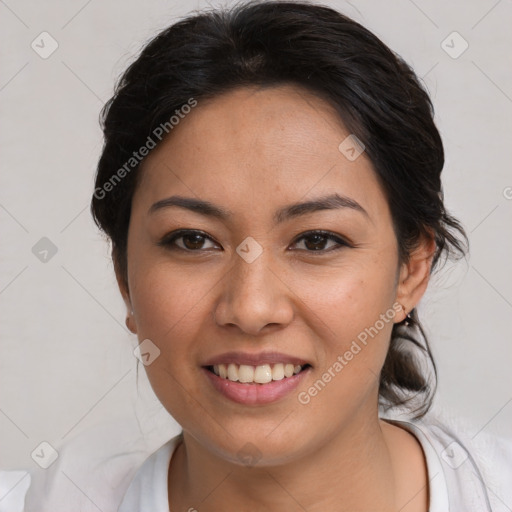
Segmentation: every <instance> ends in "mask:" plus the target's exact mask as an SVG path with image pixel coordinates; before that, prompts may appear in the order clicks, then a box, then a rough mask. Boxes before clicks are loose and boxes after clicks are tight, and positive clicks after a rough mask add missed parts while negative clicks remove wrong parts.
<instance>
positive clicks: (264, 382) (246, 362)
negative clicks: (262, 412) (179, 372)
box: [202, 352, 313, 406]
mask: <svg viewBox="0 0 512 512" xmlns="http://www.w3.org/2000/svg"><path fill="white" fill-rule="evenodd" d="M202 370H203V375H205V377H206V378H207V381H208V382H209V384H210V385H211V389H213V390H214V391H215V392H216V394H218V395H220V396H222V397H223V399H226V398H227V399H228V400H229V401H230V402H235V403H237V404H243V405H249V406H258V405H260V406H263V405H267V404H270V403H273V402H278V401H280V400H282V399H284V398H285V397H288V396H290V395H291V394H292V392H293V390H294V389H296V388H297V386H298V385H299V384H300V383H301V382H303V381H304V379H306V377H307V376H308V374H309V373H311V371H312V370H313V367H312V365H311V364H310V363H308V362H307V361H305V360H304V359H300V358H298V357H295V356H292V355H287V354H282V353H276V352H260V353H258V354H256V353H249V352H229V353H224V354H222V355H218V356H216V357H214V358H212V359H209V360H207V361H205V362H204V365H203V366H202Z"/></svg>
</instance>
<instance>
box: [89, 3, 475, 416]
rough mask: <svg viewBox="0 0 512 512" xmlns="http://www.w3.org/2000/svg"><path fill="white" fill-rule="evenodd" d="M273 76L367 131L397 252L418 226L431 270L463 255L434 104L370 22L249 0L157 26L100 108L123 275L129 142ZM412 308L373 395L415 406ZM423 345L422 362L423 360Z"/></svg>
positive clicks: (419, 346) (105, 174)
mask: <svg viewBox="0 0 512 512" xmlns="http://www.w3.org/2000/svg"><path fill="white" fill-rule="evenodd" d="M281 84H294V85H296V86H299V87H302V88H304V89H307V90H308V91H310V92H312V93H313V94H316V95H317V96H319V97H321V98H322V99H324V100H325V101H327V102H329V104H331V105H332V106H333V107H334V108H336V109H337V111H338V112H339V115H340V117H341V120H342V121H343V123H344V125H345V126H346V127H347V128H348V130H349V131H350V132H351V133H353V134H355V135H356V136H357V138H358V139H359V140H360V141H362V142H363V144H364V146H365V150H366V153H367V155H368V157H369V158H370V160H371V161H372V163H373V166H374V169H375V171H376V173H377V176H378V178H379V180H380V183H381V185H382V188H383V190H384V193H385V195H386V198H387V200H388V203H389V206H390V210H391V214H392V219H393V225H394V230H395V233H396V237H397V242H398V248H399V258H400V262H405V261H407V258H408V256H409V254H410V252H411V250H412V249H414V248H415V247H416V245H417V244H418V242H419V240H420V239H421V237H422V236H426V237H430V238H431V237H434V239H435V242H436V252H435V255H434V258H433V265H432V270H433V269H434V268H435V267H436V266H437V265H438V262H439V260H440V259H441V256H443V255H444V257H446V258H448V257H461V256H464V254H465V253H466V250H467V244H468V241H467V237H466V234H465V232H464V229H463V228H462V226H461V225H460V223H459V222H458V221H457V220H456V219H455V218H454V217H452V216H451V215H449V214H448V213H447V211H446V210H445V208H444V203H443V191H442V186H441V171H442V169H443V165H444V151H443V144H442V141H441V138H440V135H439V132H438V130H437V129H436V126H435V124H434V121H433V108H432V104H431V101H430V99H429V96H428V94H427V92H426V91H425V89H424V88H423V87H422V85H421V83H420V82H419V80H418V78H417V77H416V75H415V74H414V72H413V71H412V69H411V68H410V67H409V66H408V65H407V64H406V63H405V62H404V61H403V60H402V59H401V58H400V57H399V56H397V55H396V54H394V53H393V52H392V51H391V50H390V49H389V48H388V47H387V46H386V45H385V44H384V43H382V42H381V41H380V40H379V39H378V38H377V37H376V36H375V35H373V34H372V33H371V32H370V31H368V30H367V29H365V28H364V27H363V26H361V25H360V24H358V23H356V22H355V21H353V20H351V19H350V18H348V17H346V16H344V15H342V14H340V13H339V12H337V11H335V10H333V9H331V8H329V7H324V6H321V5H312V4H309V3H306V2H295V1H291V2H286V1H285V2H283V1H273V0H272V1H253V2H248V3H242V4H238V5H236V6H235V7H232V8H229V9H214V10H210V11H204V12H200V13H198V14H194V15H191V16H189V17H187V18H185V19H184V20H182V21H180V22H178V23H176V24H174V25H172V26H170V27H169V28H167V29H165V30H163V31H162V32H161V33H159V34H158V35H157V36H156V37H155V38H153V39H152V40H151V41H150V42H149V43H148V44H147V45H146V46H145V47H144V49H143V50H142V52H141V53H140V55H139V56H138V57H137V59H136V60H135V61H134V62H133V63H132V64H131V65H130V66H129V67H128V69H127V70H126V71H125V72H124V74H123V75H122V76H121V78H120V79H119V82H118V84H117V87H116V90H115V94H114V96H113V97H112V98H111V99H110V100H109V101H108V102H107V104H106V105H105V107H104V108H103V110H102V119H101V120H102V127H103V131H104V137H105V143H104V147H103V152H102V155H101V158H100V160H99V164H98V169H97V175H96V189H95V192H94V195H93V198H92V203H91V210H92V214H93V217H94V220H95V222H96V223H97V225H98V226H99V227H100V228H101V229H102V230H103V231H104V232H105V233H106V235H107V236H108V237H109V238H110V239H111V241H112V257H113V260H114V263H115V265H116V269H117V270H118V271H119V273H120V275H122V276H123V277H124V278H125V279H126V274H127V254H126V247H127V233H128V226H129V222H130V211H131V201H132V197H133V193H134V190H135V188H136V186H137V177H138V172H137V171H138V169H139V165H138V162H133V161H131V160H130V159H132V158H133V153H134V151H137V150H138V148H140V147H141V146H142V145H143V144H144V143H145V142H146V141H147V140H148V137H150V136H152V134H154V132H155V129H158V127H159V126H161V125H162V124H163V123H169V119H170V118H171V116H173V114H175V113H176V111H179V110H180V109H181V108H182V107H183V106H184V105H186V104H187V103H189V102H190V100H191V98H194V101H196V100H197V101H200V100H201V99H206V98H213V97H215V96H217V95H219V94H222V93H225V92H227V91H229V90H232V89H234V88H238V87H243V86H262V87H267V86H274V85H281ZM129 161H131V162H132V164H131V167H130V166H129V167H127V166H126V163H127V162H129ZM123 166H124V167H123ZM123 168H124V170H125V172H120V171H121V169H123ZM121 175H122V179H121V178H120V176H121ZM107 184H110V186H107ZM411 317H412V324H411V325H410V326H405V325H403V323H402V324H395V325H394V326H393V331H392V337H391V345H390V349H389V352H388V354H387V358H386V361H385V364H384V367H383V369H382V372H381V376H380V403H381V405H382V406H384V407H389V406H397V405H407V406H408V407H409V408H410V409H411V411H414V413H415V416H416V417H420V416H422V415H423V414H425V412H426V411H427V410H428V408H429V407H430V404H431V401H432V397H433V393H434V390H435V383H436V368H435V364H434V361H433V358H432V354H431V351H430V348H429V344H428V341H427V338H426V336H425V333H424V331H423V329H422V327H421V324H420V322H419V319H418V316H417V312H416V311H415V310H413V311H412V312H411ZM421 355H423V356H424V357H423V360H424V361H427V362H428V363H429V364H430V369H429V370H427V371H426V370H425V369H424V368H422V364H421V361H420V359H421V357H420V356H421ZM413 402H414V404H415V405H414V407H413V405H412V404H413Z"/></svg>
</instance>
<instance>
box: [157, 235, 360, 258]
mask: <svg viewBox="0 0 512 512" xmlns="http://www.w3.org/2000/svg"><path fill="white" fill-rule="evenodd" d="M194 234H195V235H200V236H201V237H202V238H206V239H209V240H211V241H212V242H213V243H216V242H215V241H214V240H213V239H212V238H211V237H209V236H208V235H206V234H205V233H204V232H202V231H198V230H192V229H180V230H178V231H174V232H173V233H170V234H168V235H166V236H165V237H164V238H163V239H162V240H161V241H160V242H158V245H159V246H161V247H165V248H166V249H168V250H179V251H183V252H188V253H194V252H201V251H205V250H208V249H196V250H193V249H184V248H183V247H179V246H177V245H175V242H176V240H179V239H180V238H183V237H185V236H187V235H194ZM313 235H320V236H323V237H324V238H325V239H327V240H332V241H334V242H336V243H337V244H338V245H337V246H335V247H332V248H330V249H318V250H307V249H300V250H301V251H305V252H308V253H316V254H318V255H322V254H326V253H328V252H332V251H337V250H339V249H342V248H343V247H351V246H350V244H349V243H348V242H346V241H345V240H343V239H342V238H340V237H339V236H337V235H335V234H334V233H331V232H330V231H324V230H313V231H306V232H305V233H301V235H300V236H298V237H297V238H296V239H295V241H294V242H293V245H295V244H297V243H298V242H299V241H300V240H302V239H307V238H308V237H311V236H313Z"/></svg>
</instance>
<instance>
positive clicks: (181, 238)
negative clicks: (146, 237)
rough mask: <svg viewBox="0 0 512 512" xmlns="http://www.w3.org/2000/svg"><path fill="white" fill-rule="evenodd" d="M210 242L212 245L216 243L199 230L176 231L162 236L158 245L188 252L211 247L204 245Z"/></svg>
mask: <svg viewBox="0 0 512 512" xmlns="http://www.w3.org/2000/svg"><path fill="white" fill-rule="evenodd" d="M208 242H211V243H212V244H213V246H215V245H216V244H215V243H214V242H213V240H212V239H211V238H210V237H209V236H207V235H206V234H204V233H201V232H200V231H190V230H188V231H183V230H182V231H178V232H175V233H172V234H171V235H168V236H166V237H164V238H163V240H161V241H160V242H159V244H158V245H161V246H164V247H166V248H168V249H171V250H172V249H181V250H183V251H188V252H198V251H201V250H207V249H211V248H212V247H211V246H210V247H207V246H206V247H205V244H207V243H208Z"/></svg>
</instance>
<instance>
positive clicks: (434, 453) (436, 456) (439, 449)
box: [119, 420, 512, 512]
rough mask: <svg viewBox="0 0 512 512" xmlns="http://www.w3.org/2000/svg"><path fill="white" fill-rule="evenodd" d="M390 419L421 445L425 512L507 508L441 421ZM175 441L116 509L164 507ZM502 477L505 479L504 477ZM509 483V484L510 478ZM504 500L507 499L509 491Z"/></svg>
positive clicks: (133, 511) (157, 510)
mask: <svg viewBox="0 0 512 512" xmlns="http://www.w3.org/2000/svg"><path fill="white" fill-rule="evenodd" d="M394 423H396V424H398V425H400V426H401V427H402V428H405V429H406V430H408V431H409V432H411V434H413V435H414V436H415V437H416V438H417V439H418V441H419V442H420V444H421V446H422V448H423V452H424V454H425V458H426V463H427V468H428V480H429V494H430V506H429V512H448V511H453V512H473V511H474V512H487V511H491V510H492V511H494V510H496V511H498V510H501V508H502V509H503V510H507V507H506V506H505V504H504V503H501V504H500V501H501V498H499V497H498V496H497V495H496V496H495V497H494V498H496V499H494V498H493V496H492V495H491V493H492V490H491V489H488V488H487V487H486V483H485V481H484V480H483V476H482V474H481V469H480V468H479V467H478V465H477V464H476V463H475V461H474V460H473V454H471V453H470V452H469V451H468V450H467V448H464V444H463V443H462V441H461V440H460V439H456V438H455V437H454V436H453V435H452V434H451V433H450V432H449V431H448V430H447V428H446V427H445V426H441V425H439V424H437V425H435V424H431V425H430V426H429V427H425V426H421V425H420V424H414V423H411V422H403V421H396V420H395V421H394ZM180 441H181V435H178V436H176V437H174V438H173V439H171V440H170V441H168V442H167V443H166V444H164V445H163V446H162V447H161V448H160V449H159V450H157V451H156V452H155V453H153V454H152V455H151V456H150V457H149V458H148V459H147V460H146V461H145V462H144V464H143V465H142V467H141V468H140V469H139V471H138V472H137V474H136V475H135V478H134V479H133V481H132V482H131V484H130V487H129V488H128V491H127V492H126V495H125V497H124V499H123V502H122V504H121V506H120V508H119V512H143V511H149V510H151V511H152V512H169V505H168V503H169V496H168V489H167V476H168V468H169V463H170V460H171V457H172V454H173V453H174V451H175V449H176V447H177V446H178V445H179V443H180ZM511 453H512V445H511V444H510V443H509V445H508V454H509V456H510V454H511ZM505 463H506V464H507V463H508V464H507V467H502V468H500V470H503V471H504V473H505V474H507V475H508V476H509V478H510V477H512V471H511V465H512V460H511V459H510V458H509V459H508V460H507V461H506V462H505ZM496 469H498V468H496ZM505 470H506V471H505ZM503 476H504V477H505V475H503ZM505 478H506V477H505ZM505 481H506V480H505V479H504V480H503V482H505ZM509 484H511V485H512V478H510V480H509ZM491 502H495V507H494V508H491ZM500 505H501V506H502V507H501V508H500ZM507 505H509V506H510V505H512V501H511V500H510V496H509V498H508V503H507ZM496 507H498V508H496ZM503 507H505V508H503ZM508 510H510V509H508Z"/></svg>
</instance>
